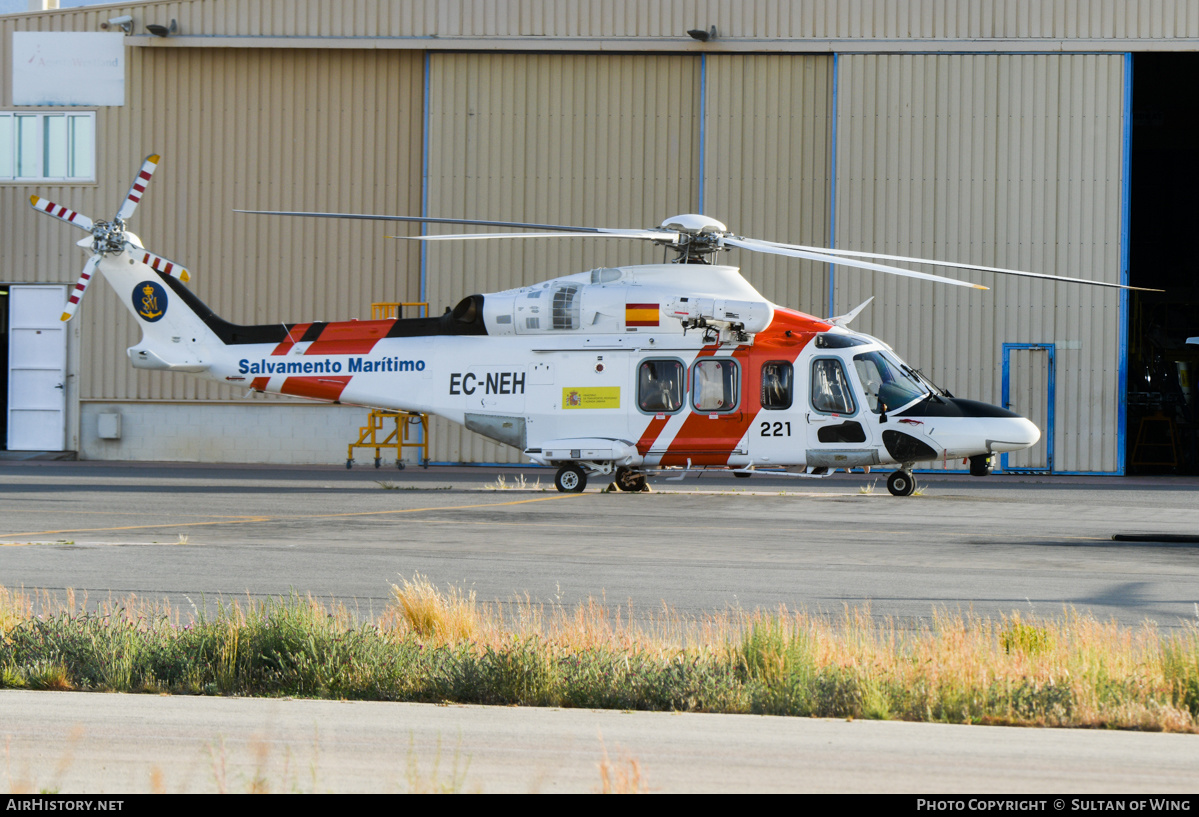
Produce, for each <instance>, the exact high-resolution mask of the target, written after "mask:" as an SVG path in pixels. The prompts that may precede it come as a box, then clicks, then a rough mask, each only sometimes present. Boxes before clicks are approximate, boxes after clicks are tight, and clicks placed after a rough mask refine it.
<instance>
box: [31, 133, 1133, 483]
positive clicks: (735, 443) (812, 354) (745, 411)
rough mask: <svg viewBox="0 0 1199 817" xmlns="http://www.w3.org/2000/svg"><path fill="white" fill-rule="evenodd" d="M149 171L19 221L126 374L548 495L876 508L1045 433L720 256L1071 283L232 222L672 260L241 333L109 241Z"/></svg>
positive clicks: (180, 281)
mask: <svg viewBox="0 0 1199 817" xmlns="http://www.w3.org/2000/svg"><path fill="white" fill-rule="evenodd" d="M159 160H160V157H159V156H158V155H157V154H155V155H151V156H149V157H147V158H146V159H145V161H144V162H143V164H142V167H141V170H140V172H139V173H138V176H137V178H136V179H135V181H134V183H133V185H132V187H131V188H130V190H129V193H128V195H127V196H126V198H125V200H124V201H123V202H122V204H121V206H120V208H119V209H118V211H117V214H116V216H115V217H114V218H113V219H112V220H111V221H108V222H104V221H93V220H92V219H90V218H88V217H86V216H84V215H82V214H80V213H77V212H75V211H73V210H70V209H69V208H66V207H63V206H60V205H58V204H55V203H53V202H50V201H47V200H46V199H42V198H39V197H38V196H36V195H35V196H31V198H30V203H31V205H32V206H33V207H34V209H36V210H38V211H39V212H41V213H44V214H46V215H49V216H52V217H54V218H56V219H59V220H60V221H64V222H66V223H68V224H72V225H74V226H75V227H78V228H81V229H82V230H84V231H85V232H87V233H88V237H86V238H83V239H81V240H80V241H79V242H78V245H79V246H81V247H84V248H86V249H88V250H90V252H91V257H90V258H89V259H88V261H87V262H86V264H85V266H84V269H83V273H82V274H81V276H80V278H79V281H78V282H77V283H76V285H75V288H74V289H73V290H72V291H71V293H70V295H69V297H68V301H67V304H66V306H65V309H64V312H63V314H62V320H64V321H66V320H70V318H71V317H72V316H73V315H74V314H75V313H76V310H77V309H78V307H79V304H80V302H81V300H82V298H83V296H84V293H85V292H86V290H87V288H88V286H89V284H90V283H91V280H92V278H93V277H94V275H95V274H96V272H99V273H100V274H101V275H103V276H104V278H105V279H106V280H107V281H108V282H109V284H110V285H111V286H112V287H113V289H114V290H115V291H116V293H117V294H118V296H120V297H121V298H122V299H123V301H124V302H125V306H126V307H127V308H128V309H129V311H130V313H131V314H132V315H133V317H134V319H135V320H136V321H137V324H138V325H139V326H140V328H141V331H142V337H141V340H140V341H139V342H138V343H137V345H135V346H132V347H130V348H129V349H128V350H127V354H128V357H129V360H130V362H131V364H132V365H133V367H134V368H138V369H149V370H160V371H172V372H184V373H187V374H191V375H194V376H197V377H202V378H207V379H211V380H216V381H219V382H224V383H230V384H241V385H245V386H247V387H248V388H249V389H251V390H253V391H257V392H268V393H277V394H284V395H291V396H294V397H300V398H308V399H313V400H319V401H326V402H331V403H342V404H349V405H359V406H366V407H372V408H382V409H388V410H397V411H404V412H412V413H423V414H435V415H439V416H441V417H444V418H446V419H448V420H450V421H452V422H455V423H459V424H461V425H464V426H465V427H466V428H468V429H470V430H471V431H475V432H477V433H479V434H482V435H484V436H486V437H489V438H491V439H493V440H496V441H498V442H500V443H504V444H506V445H509V446H512V447H514V448H516V449H517V450H519V451H520V452H521V453H522V455H523V456H525V457H527V458H528V459H529V460H530V461H532V462H534V463H537V464H540V465H543V466H550V467H553V468H556V469H557V470H556V473H555V478H554V484H555V487H556V488H557V489H558V490H559V491H563V492H581V491H583V490H584V489H585V488H586V486H587V483H588V480H589V479H590V478H592V477H597V476H599V477H603V478H609V479H610V480H611V483H612V484H614V485H615V486H616V488H617V489H619V490H622V491H645V490H648V482H647V477H648V476H649V475H651V474H660V473H663V472H664V471H669V470H673V471H680V472H689V471H702V470H707V469H721V470H725V471H731V472H732V473H733V474H734V475H736V476H738V477H750V476H752V475H754V474H762V473H768V474H771V475H787V476H796V477H824V476H828V475H829V474H831V473H833V472H835V471H837V470H845V471H849V470H851V469H861V470H864V471H869V470H871V469H874V468H893V469H894V470H893V471H892V473H891V474H890V475H889V477H888V479H887V488H888V490H889V491H890V493H891V494H892V495H895V496H910V495H911V494H912V493H913V492H914V491H915V489H916V479H915V477H914V476H913V474H912V470H913V468H914V467H915V465H916V464H917V463H920V462H931V461H948V460H951V459H952V460H955V461H956V460H958V459H961V460H963V461H964V462H968V463H969V465H970V473H971V474H972V475H975V476H986V475H988V474H990V473H991V472H992V470H993V463H994V457H995V455H997V454H1001V453H1005V452H1012V451H1018V450H1021V449H1025V448H1029V447H1031V446H1033V445H1035V444H1036V443H1037V441H1038V440H1039V439H1040V436H1041V432H1040V430H1039V429H1038V428H1037V426H1036V425H1035V424H1033V423H1032V422H1031V421H1030V420H1028V419H1027V418H1025V417H1022V416H1020V415H1018V414H1016V413H1014V412H1012V411H1009V410H1007V409H1004V408H1000V407H998V406H992V405H988V404H986V403H983V402H979V401H976V400H969V399H963V398H958V397H954V396H953V395H952V394H950V393H949V392H948V391H946V390H945V389H942V388H939V387H938V386H936V385H934V384H933V383H932V382H931V381H930V380H929V379H928V378H926V377H925V376H924V375H922V374H921V373H920V372H919V371H918V370H917V369H914V368H912V367H911V366H909V365H908V364H907V363H905V362H904V361H903V360H901V359H900V358H899V357H898V356H897V355H896V354H895V351H894V350H893V349H892V348H891V346H889V345H888V344H887V343H885V342H883V341H882V340H879V339H878V338H875V337H872V336H870V335H867V334H864V333H862V332H856V331H853V330H852V329H850V328H849V324H850V322H851V321H852V320H853V319H854V317H856V316H857V314H859V313H860V312H861V310H862V309H864V308H865V307H866V306H867V304H869V301H867V302H866V303H863V304H862V305H860V306H859V307H857V308H856V309H854V310H852V311H851V312H849V313H847V314H845V315H841V316H836V317H830V318H827V319H821V318H817V317H814V316H812V315H808V314H805V313H803V312H800V311H797V310H794V309H789V308H787V307H784V306H780V305H777V304H774V303H771V302H770V301H769V300H767V299H766V298H765V297H763V296H762V295H761V294H760V293H759V292H758V291H757V290H756V289H755V288H754V287H753V286H752V285H751V284H750V283H749V282H748V281H747V280H746V279H745V278H744V277H742V275H741V273H740V271H739V270H738V268H737V267H734V266H727V265H723V264H719V263H717V262H716V261H717V256H719V254H720V253H722V252H725V251H728V250H732V249H739V250H746V251H751V252H759V253H770V254H776V255H783V256H790V257H795V258H803V259H808V260H812V261H818V262H823V263H830V264H837V265H842V266H851V267H857V268H863V269H868V270H876V271H881V272H886V273H890V274H895V275H902V276H907V277H912V278H918V279H923V280H929V281H935V282H938V283H942V284H946V285H952V286H965V287H971V288H974V289H984V290H985V289H987V287H985V286H982V285H980V284H974V283H970V282H968V281H961V280H957V279H953V278H947V277H943V276H938V275H933V274H930V273H927V272H920V271H917V270H911V269H904V268H900V267H896V266H893V265H892V264H889V263H881V262H907V263H920V264H926V265H932V266H938V267H947V268H953V269H963V270H978V271H984V272H991V273H998V274H1005V275H1020V276H1025V277H1032V278H1046V279H1051V280H1055V281H1071V282H1076V283H1082V284H1094V285H1100V286H1110V287H1119V288H1130V287H1123V286H1121V285H1118V284H1106V283H1103V282H1096V281H1087V280H1084V279H1077V278H1064V277H1060V276H1051V275H1044V274H1040V273H1031V272H1024V271H1021V270H1012V269H1003V268H995V267H983V266H978V265H973V264H958V263H952V262H945V261H934V260H929V259H920V258H911V257H904V256H895V255H886V254H880V253H859V252H851V251H847V250H841V249H826V248H819V247H810V246H804V245H798V244H786V243H780V242H773V241H766V240H761V239H754V238H746V237H743V236H738V235H736V234H734V233H732V232H731V231H730V230H729V229H728V228H727V227H726V226H725V225H724V224H723V223H721V222H720V221H717V220H716V219H714V218H712V217H710V216H706V215H701V214H683V215H679V216H675V217H671V218H668V219H666V220H665V221H663V222H662V223H661V224H660V225H659V226H657V227H652V228H646V229H617V228H601V227H570V226H565V225H553V224H529V223H522V222H504V221H482V220H471V219H442V218H432V217H424V216H394V215H372V214H354V213H310V212H292V211H258V210H242V211H238V212H242V213H255V214H265V215H274V216H303V217H337V218H351V219H367V220H383V221H396V222H422V223H442V224H452V225H477V226H486V227H493V228H495V227H499V228H506V229H508V230H511V231H510V232H484V233H454V234H446V235H420V236H411V237H410V238H411V239H412V240H420V241H450V240H458V241H463V240H465V241H469V240H495V239H499V240H503V239H509V240H510V239H521V238H523V239H536V238H546V237H571V236H581V237H589V238H596V237H601V238H615V239H624V240H636V241H649V242H652V243H654V244H656V245H660V246H662V247H664V248H665V249H666V251H667V252H673V253H674V254H675V258H674V259H673V260H672V261H668V262H665V263H661V264H648V265H635V266H623V267H603V268H598V269H593V270H589V271H586V272H579V273H576V274H572V275H565V276H561V277H557V278H554V279H552V280H549V281H545V282H542V283H538V284H535V285H532V286H524V287H519V288H516V289H509V290H505V291H502V292H494V293H486V294H474V295H469V296H467V297H465V298H463V299H462V300H461V301H460V302H459V303H458V304H457V305H456V306H454V307H453V308H452V309H449V308H447V310H446V312H445V314H443V315H440V316H437V317H421V318H407V319H402V318H396V319H388V320H371V321H358V320H353V321H330V322H320V321H314V322H308V323H274V324H266V325H251V326H243V325H237V324H233V323H229V322H227V321H225V320H223V319H221V318H220V317H218V316H217V315H216V314H215V313H214V312H213V311H212V310H211V309H210V308H208V307H207V306H206V305H205V304H204V303H203V302H202V301H201V300H200V299H199V298H198V297H196V295H195V294H194V293H192V292H191V290H189V289H188V288H187V287H186V286H184V283H185V282H186V281H188V280H189V277H190V274H189V272H188V270H187V269H186V268H185V267H183V266H182V265H180V264H178V263H176V262H174V261H171V260H170V259H168V258H165V257H163V256H161V255H157V254H155V253H153V252H150V251H148V250H146V249H145V247H144V245H143V244H142V241H141V239H140V238H138V237H137V236H136V235H135V234H134V233H132V232H130V231H129V230H128V228H127V226H126V224H127V222H128V220H129V219H130V218H131V217H132V216H133V215H134V213H135V211H136V209H137V206H138V204H139V202H140V201H141V199H142V197H143V195H144V194H145V192H146V189H147V186H148V184H149V182H150V180H151V178H152V176H153V173H154V171H155V169H156V167H157V166H158V163H159Z"/></svg>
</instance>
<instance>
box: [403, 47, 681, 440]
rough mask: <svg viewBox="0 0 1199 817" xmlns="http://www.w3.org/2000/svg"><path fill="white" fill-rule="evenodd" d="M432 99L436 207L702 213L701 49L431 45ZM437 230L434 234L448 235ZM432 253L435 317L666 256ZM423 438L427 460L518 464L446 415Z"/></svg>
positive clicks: (473, 249) (616, 215)
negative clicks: (487, 49) (497, 295)
mask: <svg viewBox="0 0 1199 817" xmlns="http://www.w3.org/2000/svg"><path fill="white" fill-rule="evenodd" d="M427 105H428V142H427V145H428V147H427V150H428V155H427V157H426V162H427V166H428V189H427V203H426V212H428V213H430V214H434V215H439V216H448V217H453V218H475V219H495V220H502V221H526V222H540V223H551V224H572V225H581V226H583V225H586V226H598V227H609V226H620V227H623V226H630V227H645V226H656V225H658V224H660V223H661V222H662V221H663V220H664V219H666V218H668V217H670V216H673V215H677V214H679V213H689V212H694V211H695V210H696V209H698V206H699V200H698V178H699V130H698V123H699V111H700V60H699V58H698V57H692V56H653V55H609V54H602V55H601V54H584V55H578V54H487V53H460V54H432V55H430V57H429V92H428V101H427ZM441 226H442V225H431V226H430V231H431V232H450V230H448V229H447V230H441V229H440V227H441ZM476 229H477V228H471V229H470V230H469V231H470V232H475V231H476ZM460 231H466V230H460ZM426 252H427V258H426V261H425V270H426V283H427V293H428V300H429V304H430V310H431V311H432V313H433V314H438V313H440V312H441V311H442V310H443V309H444V308H445V307H446V306H452V305H453V304H455V303H457V302H458V301H459V300H460V299H461V298H463V297H464V296H466V295H470V294H472V293H477V292H495V291H497V290H503V289H510V288H512V287H519V286H524V285H526V284H531V283H534V282H536V281H543V280H545V279H547V278H552V277H554V276H558V275H568V274H571V273H575V272H583V271H585V270H588V269H593V268H596V267H602V266H613V265H618V264H630V263H651V262H660V261H661V260H662V250H661V249H660V248H655V247H652V246H651V245H642V244H639V243H634V242H626V241H607V242H604V241H600V240H592V239H583V240H580V239H550V240H530V241H488V242H482V241H475V242H462V243H445V244H437V245H434V246H430V247H428V248H427V250H426ZM430 440H431V446H430V452H429V455H430V458H431V459H432V460H433V461H440V462H445V461H449V462H520V461H521V457H520V455H519V452H517V451H515V450H513V449H511V448H508V447H506V446H501V445H499V444H497V443H493V442H491V441H490V440H487V439H485V438H483V437H481V436H478V435H476V434H473V433H471V432H469V431H466V430H465V429H462V428H460V427H458V426H451V425H450V424H448V423H446V422H444V421H442V420H440V419H434V420H433V428H432V430H431V432H430Z"/></svg>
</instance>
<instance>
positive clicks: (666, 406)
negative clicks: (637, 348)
mask: <svg viewBox="0 0 1199 817" xmlns="http://www.w3.org/2000/svg"><path fill="white" fill-rule="evenodd" d="M686 372H687V370H686V368H685V367H684V366H683V364H682V362H681V361H678V360H672V359H666V360H643V361H641V366H640V367H639V368H638V370H637V405H638V406H639V407H640V408H641V410H642V411H644V412H648V413H650V414H657V413H666V414H669V413H672V412H675V411H679V410H680V409H682V408H683V400H684V395H685V394H686V391H685V386H684V380H685V377H686Z"/></svg>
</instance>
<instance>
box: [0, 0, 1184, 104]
mask: <svg viewBox="0 0 1199 817" xmlns="http://www.w3.org/2000/svg"><path fill="white" fill-rule="evenodd" d="M123 14H132V15H133V16H134V17H135V20H136V21H137V24H138V29H137V31H136V32H135V33H136V34H145V29H144V25H145V24H146V23H155V22H157V23H161V24H166V23H168V22H169V21H170V20H171V19H176V20H178V23H179V35H178V37H177V38H176V41H177V44H182V43H183V40H184V38H187V37H200V36H218V37H331V38H351V37H372V38H405V39H410V40H412V41H410V42H394V43H391V44H384V45H383V46H382V47H395V48H417V49H421V48H426V47H443V48H445V47H449V48H470V49H482V50H496V49H499V48H505V47H512V44H511V43H510V44H508V45H505V44H504V43H503V40H504V39H509V40H515V39H519V40H521V41H522V42H521V44H520V47H522V48H524V49H536V50H541V49H558V50H561V49H563V48H566V49H569V48H570V46H569V45H564V44H563V43H562V42H561V40H568V41H569V40H578V39H580V38H586V39H591V40H604V41H609V42H610V41H612V40H621V42H620V43H619V47H620V48H622V49H645V48H651V49H662V48H669V49H670V50H678V51H684V50H699V49H700V48H701V46H699V44H697V43H695V42H693V41H691V40H690V39H688V38H687V34H686V32H687V30H688V29H692V28H708V27H709V26H712V25H715V26H716V27H717V32H718V35H719V47H720V48H722V49H732V50H751V51H753V50H763V49H766V50H770V49H771V47H772V44H776V43H780V42H784V41H792V42H789V43H786V45H785V46H784V47H785V48H786V49H788V50H800V49H801V48H802V50H808V51H823V50H831V49H829V48H828V43H827V42H820V41H821V40H824V41H827V40H841V41H842V42H839V43H837V44H836V50H838V51H847V50H856V49H859V48H860V49H868V50H879V44H878V43H869V42H863V43H861V44H860V45H855V44H854V43H853V41H855V40H863V41H865V40H876V39H886V40H890V41H891V42H888V43H887V44H886V50H888V51H894V50H927V49H928V48H929V47H930V45H929V43H930V41H931V42H932V47H936V42H937V41H946V42H948V41H957V42H955V43H954V44H953V46H952V47H953V48H954V49H957V50H990V49H992V48H994V47H995V46H994V44H991V43H988V42H987V41H988V40H1016V39H1021V40H1025V41H1026V43H1025V46H1026V48H1028V49H1035V50H1057V48H1058V45H1057V44H1056V43H1055V42H1054V41H1055V40H1061V39H1066V40H1083V39H1085V40H1088V41H1092V45H1093V46H1094V45H1096V44H1097V45H1098V47H1102V41H1103V40H1112V39H1140V40H1144V41H1146V44H1147V45H1149V44H1151V43H1152V41H1154V40H1165V39H1170V38H1197V37H1199V6H1197V5H1196V3H1195V2H1194V0H1137V2H1125V1H1124V0H948V1H947V0H907V2H903V1H902V0H852V2H850V1H849V0H792V2H785V1H780V0H738V2H730V0H648V1H647V0H574V2H562V0H405V1H404V2H397V0H339V2H329V0H175V1H174V2H152V3H125V4H119V5H117V4H114V5H111V6H104V7H101V8H99V9H97V8H90V9H84V10H70V11H67V10H64V11H63V12H59V13H54V14H51V15H45V16H46V17H48V18H51V19H53V20H54V21H55V22H50V23H48V24H47V29H48V30H49V29H51V28H54V27H56V26H58V25H65V26H66V27H65V28H64V29H63V30H69V31H96V30H99V25H100V23H102V22H104V21H105V20H107V19H109V18H111V17H115V16H118V15H123ZM23 17H24V15H23ZM64 21H66V22H64ZM423 38H437V39H438V40H440V41H442V42H441V43H438V44H432V43H422V42H420V40H421V39H423ZM150 39H151V40H153V39H154V38H152V37H151V38H150ZM796 40H812V41H815V42H809V43H807V44H806V46H805V45H804V44H802V43H800V44H797V43H796V42H794V41H796ZM980 41H981V42H980ZM155 44H156V45H165V44H160V43H155ZM347 45H349V44H348V43H345V42H337V41H336V40H333V41H330V43H329V44H328V47H334V48H336V47H346V46H347ZM351 47H352V46H351ZM376 47H379V46H376ZM776 47H777V46H776ZM1013 50H1014V49H1013ZM0 70H3V71H7V70H8V66H3V68H2V69H0ZM5 87H6V88H7V87H8V86H7V83H6V84H5Z"/></svg>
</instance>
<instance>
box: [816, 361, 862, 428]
mask: <svg viewBox="0 0 1199 817" xmlns="http://www.w3.org/2000/svg"><path fill="white" fill-rule="evenodd" d="M812 408H813V409H815V410H816V411H819V412H822V413H824V414H853V413H854V412H856V411H857V408H855V406H854V401H853V393H852V392H851V391H850V389H849V380H847V379H846V377H845V367H843V366H842V365H841V361H840V360H838V359H837V358H832V357H823V358H818V359H817V360H814V361H812Z"/></svg>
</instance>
